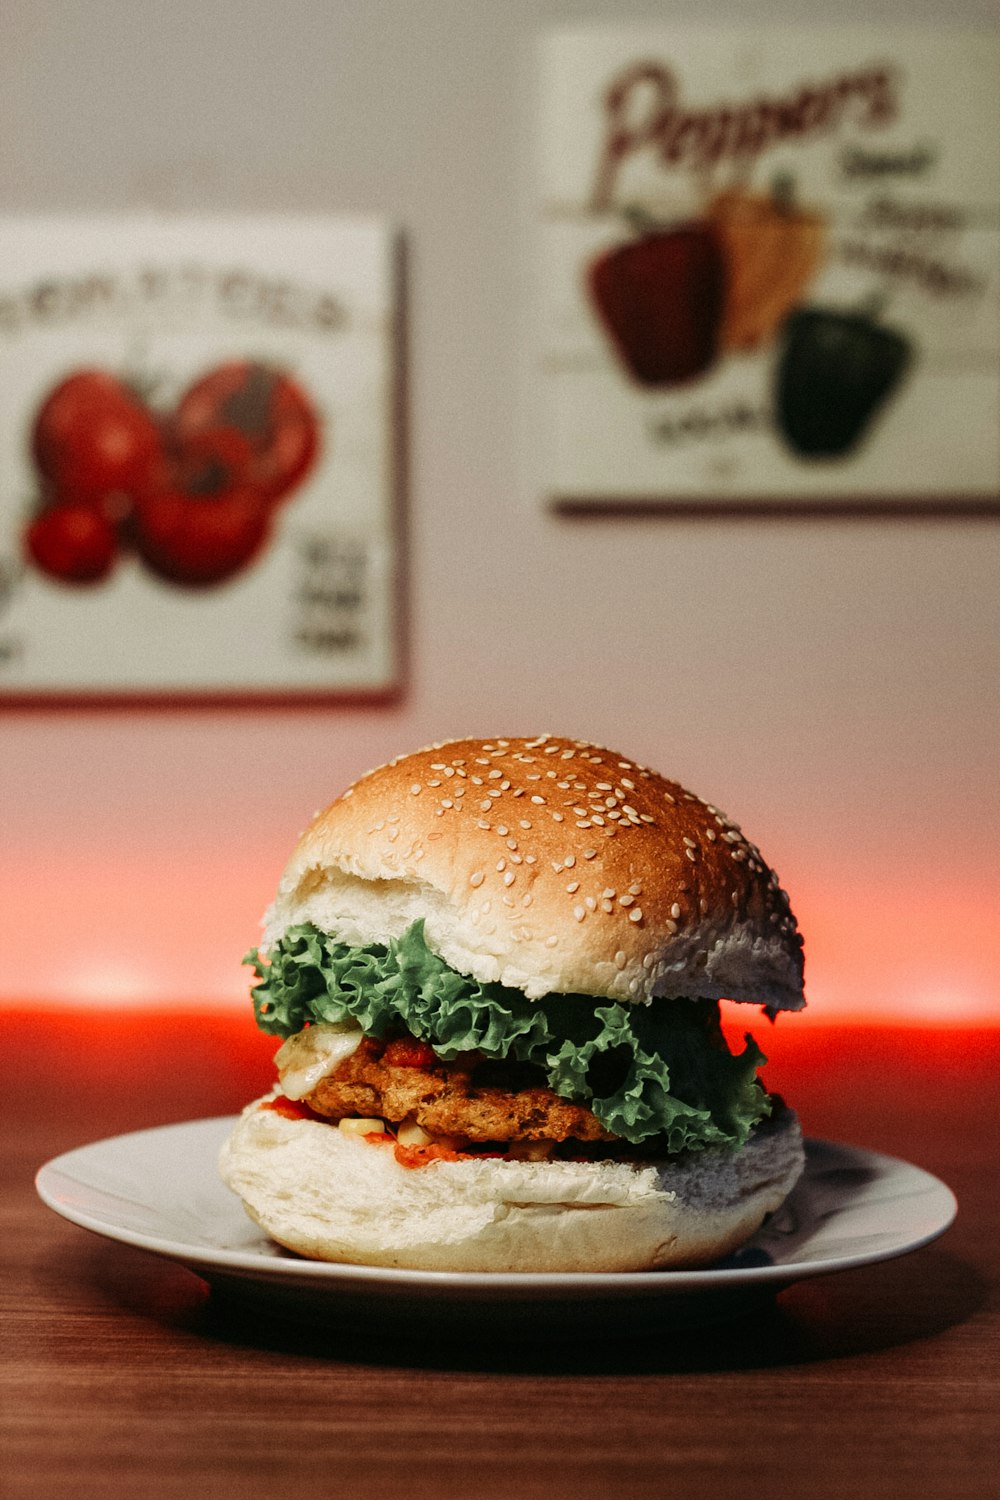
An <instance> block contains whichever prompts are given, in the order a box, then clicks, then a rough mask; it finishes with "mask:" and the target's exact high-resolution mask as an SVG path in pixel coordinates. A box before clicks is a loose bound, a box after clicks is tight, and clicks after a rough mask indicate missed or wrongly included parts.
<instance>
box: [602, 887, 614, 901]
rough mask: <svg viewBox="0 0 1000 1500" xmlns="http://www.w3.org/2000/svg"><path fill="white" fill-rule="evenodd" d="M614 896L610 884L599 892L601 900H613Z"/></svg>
mask: <svg viewBox="0 0 1000 1500" xmlns="http://www.w3.org/2000/svg"><path fill="white" fill-rule="evenodd" d="M614 897H615V892H614V891H613V890H612V889H611V887H610V886H608V888H607V890H604V891H602V892H601V900H602V901H613V900H614Z"/></svg>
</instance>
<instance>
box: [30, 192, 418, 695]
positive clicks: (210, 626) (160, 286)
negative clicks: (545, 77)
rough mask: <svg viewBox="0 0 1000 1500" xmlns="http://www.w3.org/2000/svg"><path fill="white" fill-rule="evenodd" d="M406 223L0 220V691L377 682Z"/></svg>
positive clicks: (333, 687) (393, 512) (398, 497)
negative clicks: (398, 226) (397, 226)
mask: <svg viewBox="0 0 1000 1500" xmlns="http://www.w3.org/2000/svg"><path fill="white" fill-rule="evenodd" d="M402 256H403V245H402V240H401V237H400V236H399V234H398V233H397V232H396V230H395V229H394V228H393V227H392V226H390V225H389V224H387V223H385V222H384V221H382V220H379V219H374V218H372V219H365V218H354V217H349V216H346V217H342V216H315V217H309V216H231V217H216V218H213V217H198V216H162V215H155V216H154V215H150V216H138V215H137V216H124V217H119V218H112V217H84V216H51V217H31V216H10V217H6V218H4V219H2V220H0V389H2V391H3V396H2V399H0V475H2V480H3V488H2V500H0V706H3V705H12V704H13V705H17V706H23V705H46V704H72V703H81V704H129V703H139V702H142V703H150V704H160V705H164V704H172V703H180V704H185V703H186V704H199V703H200V704H241V703H247V702H254V703H276V704H279V703H293V704H294V703H306V702H317V703H319V702H345V701H354V700H365V701H370V700H378V699H385V698H391V697H393V696H394V695H396V694H397V693H398V691H399V690H400V686H401V680H402V654H401V596H402V582H403V581H402V577H401V569H402V549H401V545H400V530H401V526H402V520H403V518H402V508H401V501H402V473H403V465H404V454H403V451H402V450H403V438H402V427H403V413H402V397H401V353H400V348H401V303H400V299H401V282H402Z"/></svg>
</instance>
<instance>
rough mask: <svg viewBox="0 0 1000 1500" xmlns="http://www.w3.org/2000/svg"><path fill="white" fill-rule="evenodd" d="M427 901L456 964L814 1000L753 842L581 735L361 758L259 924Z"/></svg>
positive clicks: (491, 972)
mask: <svg viewBox="0 0 1000 1500" xmlns="http://www.w3.org/2000/svg"><path fill="white" fill-rule="evenodd" d="M418 917H422V918H424V919H425V924H426V925H425V933H426V937H427V941H428V943H429V945H430V946H431V947H432V948H433V949H434V951H435V952H437V953H439V954H440V955H441V957H442V958H444V959H445V960H446V961H447V962H448V963H449V964H451V965H452V967H453V968H455V969H457V970H459V972H461V973H464V974H471V975H473V976H474V977H475V978H477V979H480V980H483V981H487V982H488V981H492V980H499V981H501V982H502V983H503V984H508V985H511V986H514V987H516V988H518V989H520V990H523V991H524V993H525V994H526V995H528V996H529V997H530V998H533V999H537V998H539V997H541V996H543V995H546V994H549V993H552V992H561V993H568V994H573V993H579V994H584V995H594V996H604V997H608V998H613V999H619V1000H624V1001H645V1000H648V999H649V998H651V997H652V996H654V995H686V996H689V997H691V998H705V999H731V1000H744V1001H750V1002H754V1003H757V1004H761V1005H766V1006H767V1007H769V1008H770V1009H771V1010H782V1009H784V1010H798V1009H800V1008H801V1007H802V1006H803V1005H804V1004H805V1000H804V997H803V993H802V971H803V963H802V940H801V938H800V936H799V933H798V930H797V928H796V924H795V919H794V917H793V916H792V913H791V910H790V907H789V904H788V898H787V896H786V895H785V893H784V891H783V890H782V889H781V887H780V885H779V883H778V879H777V876H776V875H775V874H774V873H773V872H772V871H771V870H770V869H769V868H768V866H767V865H766V864H765V863H764V861H763V859H762V858H761V855H760V853H759V851H758V850H757V849H756V848H755V847H754V845H753V844H751V843H749V842H748V841H747V840H746V839H745V838H744V837H743V835H742V834H741V832H740V830H739V829H738V828H737V827H736V825H735V824H734V823H732V822H731V821H730V820H729V818H727V817H726V816H725V814H723V813H721V812H720V811H719V810H718V809H717V808H715V807H712V806H710V805H708V804H707V803H704V802H702V801H701V800H700V799H699V798H698V797H696V796H694V794H693V793H692V792H688V791H685V789H684V788H683V787H681V786H679V785H678V784H677V782H675V781H668V780H665V779H664V778H663V777H662V776H659V775H657V774H656V773H654V772H652V771H649V770H646V769H645V768H644V767H642V766H639V765H637V764H635V762H634V761H632V760H630V759H629V758H628V757H627V756H624V755H621V754H619V753H617V752H615V751H613V750H607V749H603V748H601V747H599V746H595V745H591V744H588V743H586V742H585V741H581V740H569V739H561V738H559V737H557V736H552V735H541V736H539V737H538V738H535V739H520V738H514V737H509V738H503V739H492V740H476V739H464V740H452V741H449V742H446V743H442V744H438V745H434V746H431V747H430V748H428V749H425V750H419V751H417V752H416V753H415V754H412V755H404V756H401V757H399V758H397V759H396V760H393V761H390V762H389V764H388V765H385V766H381V767H380V768H379V769H377V770H375V771H371V772H369V773H368V775H366V776H364V777H362V778H361V779H360V780H359V781H357V782H355V784H354V785H353V786H352V787H350V788H348V790H347V791H346V792H345V793H344V794H343V795H342V796H341V797H338V798H337V800H336V801H335V802H333V803H331V805H330V806H329V807H328V808H327V809H326V810H325V811H324V812H321V813H319V814H318V815H317V816H316V818H315V819H314V821H313V823H312V824H311V826H310V827H309V828H308V829H307V830H306V832H305V833H304V834H303V836H302V838H301V839H300V841H299V844H298V846H297V848H296V849H295V851H294V853H293V855H292V858H291V860H290V862H289V864H288V867H287V869H286V870H285V872H284V874H283V875H282V877H281V881H280V884H279V887H278V893H277V897H276V900H275V902H274V905H273V906H272V908H271V910H270V911H269V913H268V916H267V918H266V921H265V931H264V943H265V946H266V945H267V944H269V943H271V942H273V941H275V940H276V939H277V938H278V937H280V935H281V934H282V933H283V932H284V931H285V930H286V929H287V928H288V927H290V926H293V925H294V924H296V923H299V922H313V923H315V924H316V926H318V927H320V928H322V929H323V930H324V931H327V932H331V933H333V934H335V935H336V936H338V937H339V938H341V939H342V940H343V941H345V942H350V943H355V944H360V943H368V942H385V941H387V940H388V939H389V938H391V937H395V936H398V935H399V934H400V933H402V932H403V931H405V929H406V928H407V927H408V926H409V925H410V924H411V923H412V922H413V921H414V920H416V919H417V918H418Z"/></svg>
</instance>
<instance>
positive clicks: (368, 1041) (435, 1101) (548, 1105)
mask: <svg viewBox="0 0 1000 1500" xmlns="http://www.w3.org/2000/svg"><path fill="white" fill-rule="evenodd" d="M541 1076H542V1075H541V1074H540V1072H539V1070H538V1069H536V1068H534V1067H532V1066H531V1065H530V1064H517V1063H514V1064H508V1063H497V1062H489V1061H484V1060H483V1059H482V1058H479V1057H478V1056H476V1055H472V1056H467V1057H462V1058H459V1059H457V1060H456V1061H455V1062H451V1063H444V1062H442V1061H441V1060H440V1059H439V1058H437V1057H436V1056H434V1054H433V1053H432V1052H431V1050H430V1048H429V1047H425V1046H424V1045H423V1044H421V1043H417V1044H412V1043H410V1042H403V1043H399V1042H395V1043H394V1042H389V1043H388V1045H387V1044H386V1043H384V1042H380V1041H377V1040H376V1039H375V1038H373V1037H365V1039H364V1040H363V1041H362V1042H361V1044H360V1046H359V1047H358V1049H357V1051H356V1052H355V1053H353V1055H352V1056H351V1057H348V1058H346V1059H345V1060H344V1061H343V1062H342V1063H340V1064H339V1065H338V1066H337V1067H336V1068H335V1069H334V1071H333V1072H332V1073H330V1074H328V1075H327V1077H326V1078H324V1079H323V1081H322V1082H321V1083H320V1084H319V1085H318V1086H317V1087H316V1088H315V1089H314V1090H313V1091H312V1093H311V1094H309V1095H307V1097H306V1099H305V1103H306V1104H308V1105H309V1107H310V1109H314V1110H315V1111H316V1113H317V1114H321V1115H325V1116H326V1117H327V1118H328V1119H330V1120H342V1119H345V1118H348V1117H351V1116H355V1117H357V1116H360V1117H362V1118H364V1117H367V1116H372V1117H376V1116H377V1117H378V1118H380V1119H383V1120H387V1121H388V1122H389V1123H390V1124H392V1125H397V1124H399V1123H400V1122H401V1121H402V1120H406V1119H415V1120H416V1121H417V1123H418V1124H419V1125H422V1126H423V1128H424V1129H425V1130H427V1131H428V1132H430V1134H432V1135H456V1136H465V1137H466V1139H468V1140H470V1141H566V1140H577V1141H610V1140H614V1136H613V1135H611V1133H610V1132H609V1131H607V1130H606V1129H605V1128H604V1126H603V1125H602V1124H601V1122H600V1121H599V1120H598V1119H597V1117H596V1116H595V1115H594V1114H592V1113H591V1111H590V1110H589V1109H586V1108H585V1107H584V1106H583V1105H581V1104H571V1103H569V1102H568V1101H567V1100H566V1099H561V1098H560V1097H559V1095H558V1094H556V1093H554V1092H553V1090H552V1089H550V1088H548V1087H546V1086H544V1085H543V1084H541V1083H539V1082H537V1081H536V1080H537V1079H539V1078H540V1077H541Z"/></svg>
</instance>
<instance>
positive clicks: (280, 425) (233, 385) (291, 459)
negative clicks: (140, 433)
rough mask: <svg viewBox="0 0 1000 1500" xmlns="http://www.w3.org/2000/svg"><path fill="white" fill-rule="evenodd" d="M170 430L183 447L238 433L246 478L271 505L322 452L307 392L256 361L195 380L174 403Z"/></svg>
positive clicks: (288, 491) (236, 363)
mask: <svg viewBox="0 0 1000 1500" xmlns="http://www.w3.org/2000/svg"><path fill="white" fill-rule="evenodd" d="M174 430H175V433H176V437H177V440H178V441H179V442H180V443H181V444H182V445H183V444H185V443H186V442H187V441H188V440H189V439H190V438H192V437H194V436H197V435H198V434H200V433H206V432H218V431H231V432H236V433H238V434H239V435H240V436H241V437H242V438H243V439H244V440H245V441H246V442H247V443H248V444H249V446H250V449H251V454H252V456H251V460H250V464H249V467H248V469H247V471H246V479H247V481H248V482H249V483H250V484H252V485H253V486H254V487H255V488H256V489H257V490H259V491H260V493H261V494H262V495H264V496H265V497H266V498H267V499H268V500H270V501H278V500H282V499H284V498H285V497H286V496H288V495H289V494H291V492H292V490H294V489H295V488H296V487H297V486H298V485H300V484H301V483H302V481H303V480H304V479H305V478H306V476H307V475H308V474H309V472H310V470H311V469H312V468H313V466H314V464H315V462H316V459H317V457H318V456H319V450H320V422H319V417H318V415H317V413H316V410H315V408H314V406H313V404H312V402H311V401H310V399H309V397H308V396H307V395H306V393H305V391H304V390H303V389H302V387H301V386H300V385H299V384H298V383H297V382H296V381H294V380H293V379H292V378H291V376H289V375H287V374H286V373H285V372H284V371H282V370H278V369H275V368H273V367H272V366H270V365H267V364H263V363H262V362H260V361H257V360H233V361H231V362H230V363H229V364H225V365H219V366H218V368H217V369H214V370H210V371H209V373H208V374H207V375H203V376H202V377H201V379H200V380H197V381H195V383H194V385H192V386H191V387H190V388H189V389H188V390H187V391H186V392H185V394H184V395H183V396H182V397H181V400H180V402H179V403H178V406H177V411H176V414H175V417H174Z"/></svg>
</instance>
